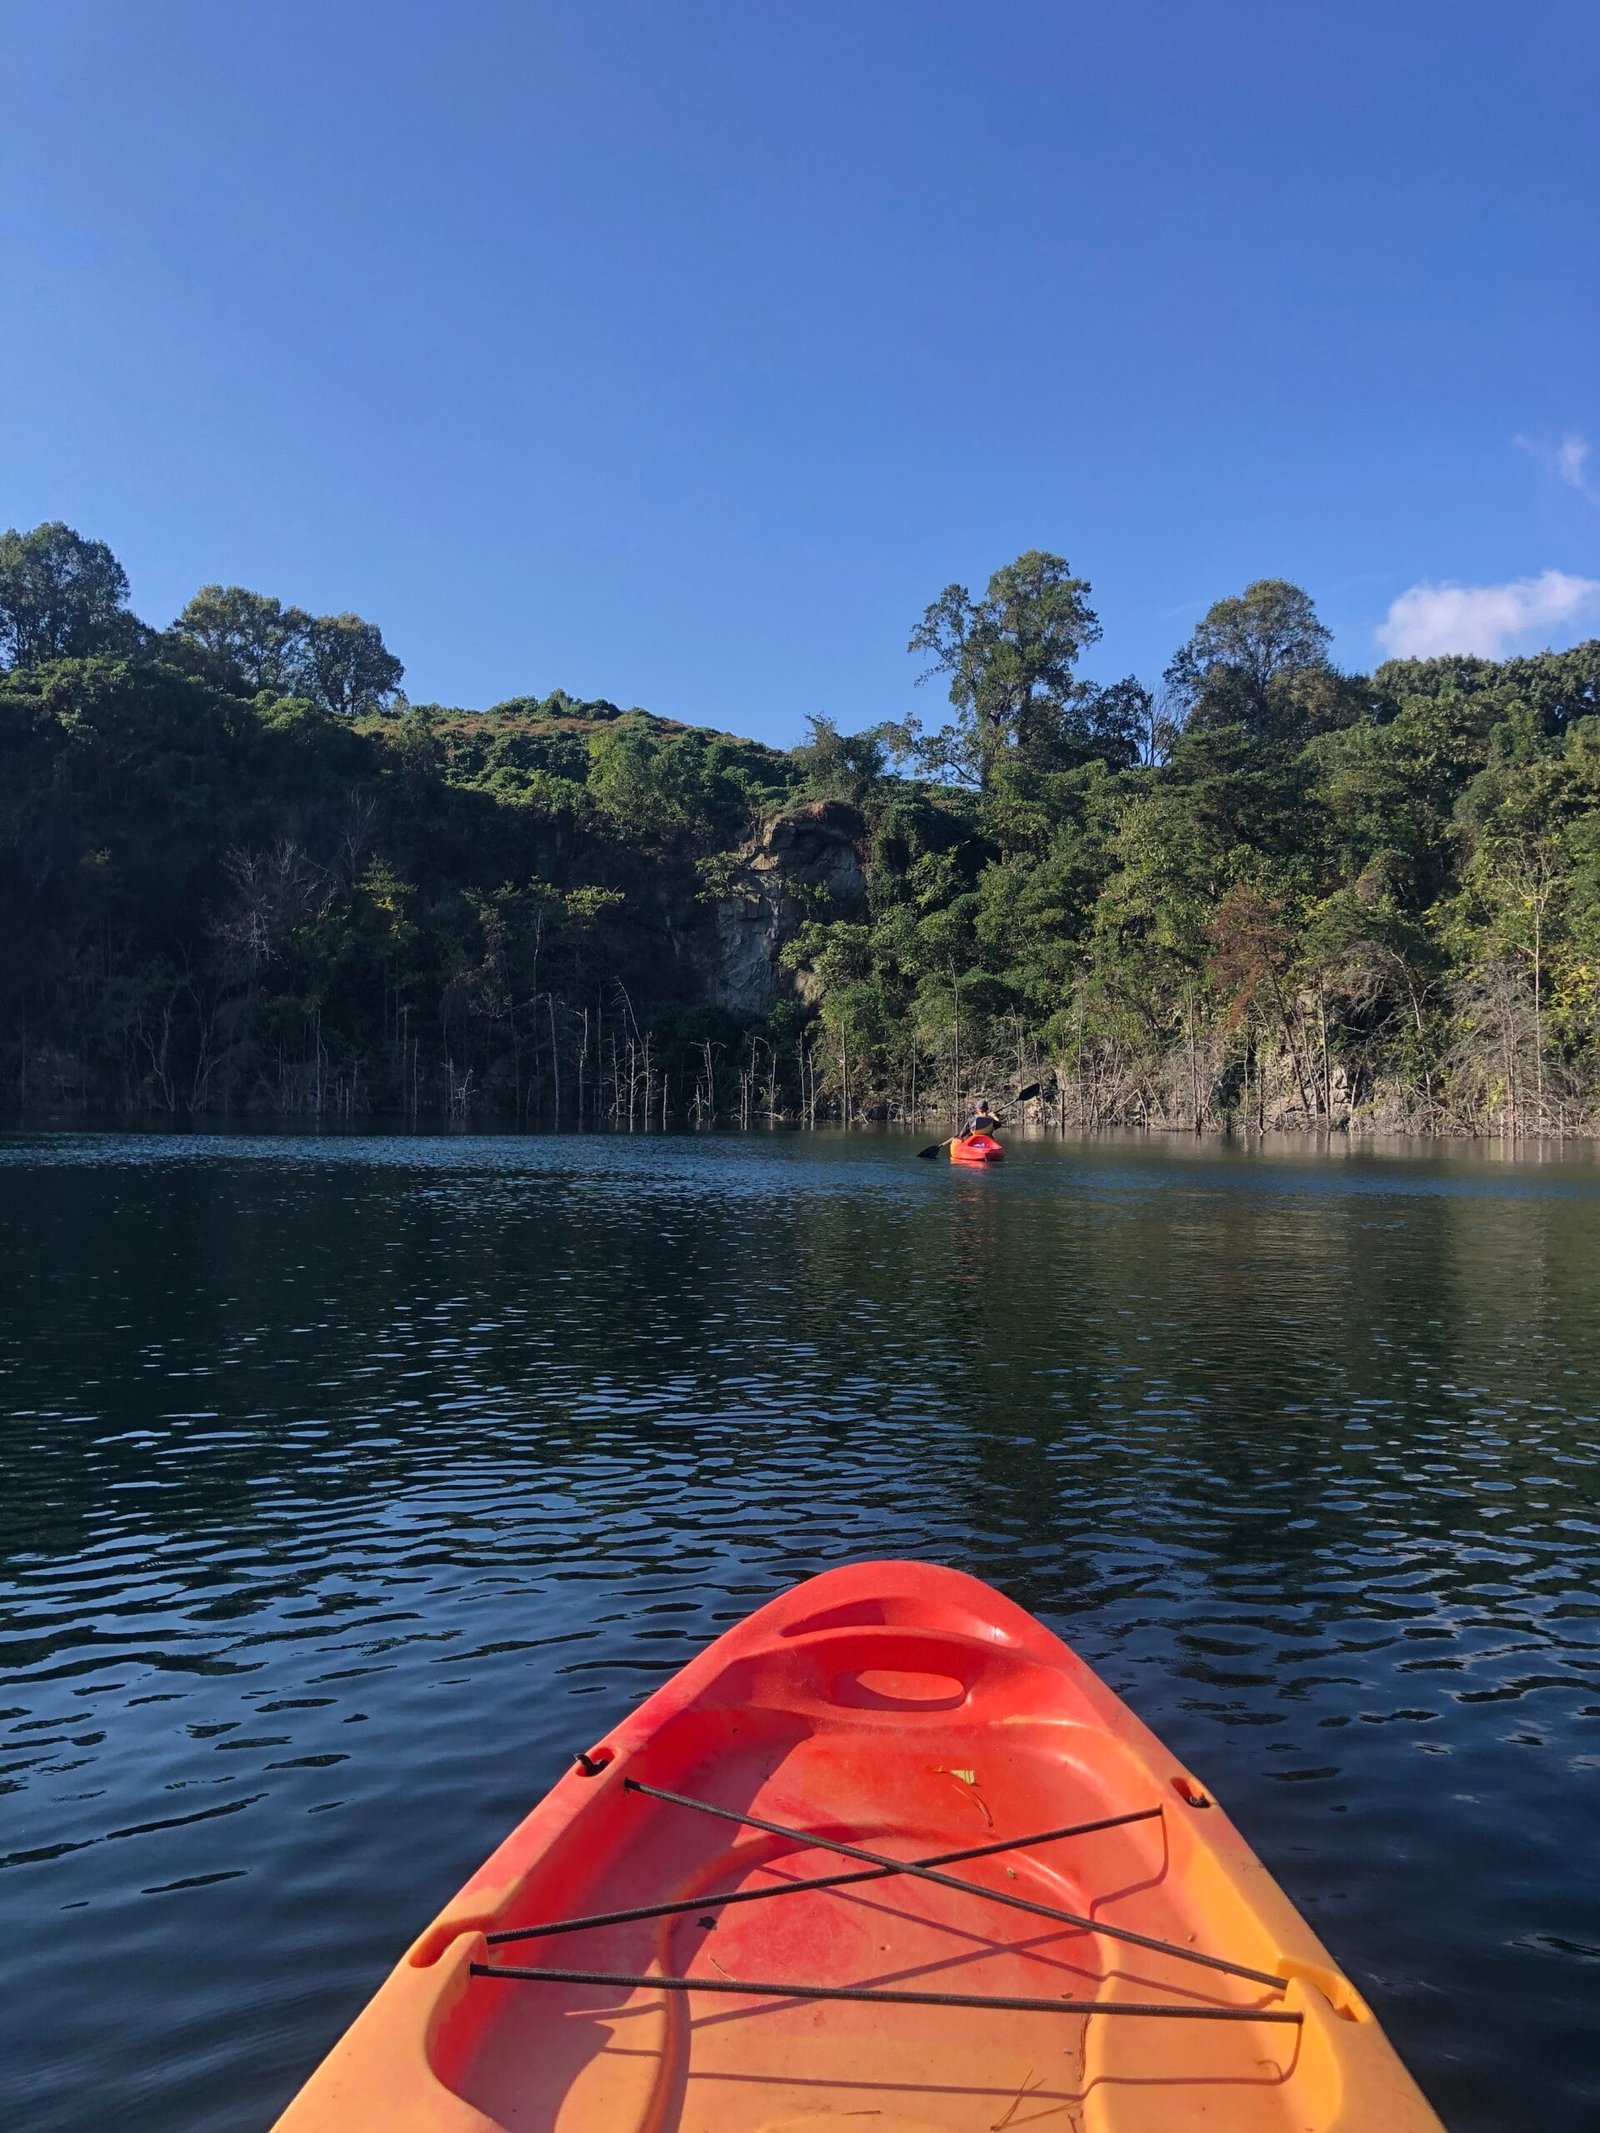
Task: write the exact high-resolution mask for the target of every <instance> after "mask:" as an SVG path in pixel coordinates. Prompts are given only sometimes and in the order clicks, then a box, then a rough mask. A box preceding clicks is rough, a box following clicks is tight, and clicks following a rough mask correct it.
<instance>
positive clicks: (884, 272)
mask: <svg viewBox="0 0 1600 2133" xmlns="http://www.w3.org/2000/svg"><path fill="white" fill-rule="evenodd" d="M5 44H6V50H5V53H4V57H3V62H0V63H3V67H4V73H5V81H4V96H5V105H6V120H5V124H4V128H3V135H0V158H3V163H4V170H3V172H0V176H3V181H4V185H5V196H6V199H7V203H8V207H9V209H10V210H11V214H10V217H9V224H10V226H9V231H8V234H7V236H6V239H5V245H6V253H5V287H6V293H7V302H6V306H5V310H6V331H5V333H4V336H3V337H0V392H3V395H4V405H5V408H6V419H5V422H4V428H3V432H0V437H3V442H0V454H3V456H0V523H15V524H18V525H22V526H27V525H31V524H33V523H34V522H35V521H37V520H40V519H44V518H65V519H67V520H68V521H69V522H70V523H72V524H73V525H75V526H76V527H78V529H79V530H80V531H81V532H84V533H88V534H94V535H97V536H99V537H100V538H102V539H105V540H108V541H109V542H110V543H111V545H112V546H113V547H114V548H115V549H116V551H117V553H118V554H119V556H120V557H121V558H122V560H123V562H124V564H125V566H126V567H127V569H128V572H129V574H130V576H131V578H132V580H133V588H134V602H135V605H136V607H137V608H138V609H139V611H140V612H141V613H142V614H143V615H144V616H145V617H146V618H147V619H148V620H151V621H155V622H164V621H166V620H168V619H169V618H170V616H171V615H172V614H173V613H174V612H175V611H176V609H177V608H178V607H179V606H181V605H182V603H183V601H184V600H185V599H186V598H187V597H188V595H189V594H190V593H191V592H192V591H193V590H194V588H195V587H196V586H197V585H199V584H200V583H202V582H203V581H205V580H222V581H224V582H236V583H242V584H246V585H250V586H254V587H256V588H257V589H259V590H261V591H266V592H273V593H277V594H279V595H280V596H281V597H283V598H284V599H286V600H293V601H296V602H298V603H299V604H301V605H302V606H307V607H311V608H314V609H316V610H319V611H325V610H339V609H344V608H354V609H356V610H357V611H358V612H360V613H362V614H364V615H366V616H368V617H369V618H370V619H372V620H374V621H376V622H378V623H380V624H381V626H382V628H383V630H384V632H385V635H386V637H387V638H388V640H389V642H390V644H391V645H392V647H393V648H394V649H395V650H396V651H397V652H398V653H399V654H400V656H401V657H402V658H403V659H404V660H405V662H406V666H407V670H408V671H407V687H408V689H409V691H410V693H411V694H412V696H413V697H414V698H415V699H418V700H422V699H426V698H436V699H439V700H442V701H445V702H452V703H464V704H474V705H481V704H487V703H490V702H493V701H495V700H496V699H497V698H501V697H505V696H508V695H511V694H515V693H522V692H528V691H539V692H542V691H544V690H547V689H549V688H552V687H555V686H557V685H560V686H563V687H565V688H567V689H569V690H571V691H573V692H574V693H576V694H582V695H605V696H609V697H612V698H614V699H616V700H617V701H620V702H621V703H623V704H631V703H642V704H645V705H647V706H649V707H650V708H651V709H653V710H657V711H662V712H666V713H669V714H672V715H674V716H678V717H683V718H690V719H695V720H701V721H704V722H706V723H710V724H714V725H720V726H724V727H728V728H732V729H735V730H738V731H743V732H749V733H754V734H758V735H760V736H762V737H764V738H768V739H771V740H774V741H779V742H788V741H791V740H794V739H796V738H798V737H799V736H800V733H801V729H802V724H803V720H804V717H805V715H806V714H807V713H808V712H822V713H826V714H827V715H829V716H831V717H833V718H835V719H837V720H838V721H839V722H840V723H841V724H842V725H844V726H846V727H853V726H857V725H860V724H864V723H866V722H868V721H869V720H872V719H876V718H880V717H885V716H895V715H899V714H900V713H902V712H904V711H905V710H907V709H910V708H915V707H920V708H923V709H925V710H927V711H933V710H934V709H935V708H936V706H935V705H934V704H932V703H928V702H925V701H923V700H920V699H918V698H917V697H915V696H914V694H913V691H912V688H911V683H912V681H913V678H914V674H915V666H914V663H913V662H912V661H910V660H908V658H907V657H906V654H905V649H904V647H905V640H906V637H907V634H908V632H909V630H910V627H911V625H912V623H913V622H914V621H915V620H916V618H917V616H918V615H919V613H920V611H921V609H922V607H923V606H924V605H925V604H926V602H927V601H929V600H931V599H932V598H933V597H934V596H935V595H936V594H937V592H938V591H939V589H940V588H941V587H942V586H943V585H944V584H945V583H947V582H948V581H949V580H951V579H960V580H962V581H963V582H965V583H968V584H969V585H972V586H974V587H975V588H976V587H978V586H980V585H981V583H982V581H983V580H984V579H985V578H986V577H987V575H988V573H989V571H990V570H992V569H993V568H995V567H996V566H997V565H998V564H1000V563H1003V562H1005V561H1007V560H1008V559H1009V558H1010V557H1012V556H1013V555H1015V554H1016V553H1018V552H1019V551H1020V550H1021V549H1024V548H1027V547H1035V546H1037V547H1045V548H1051V549H1054V550H1056V551H1058V552H1060V553H1062V554H1064V555H1066V556H1067V557H1068V558H1069V559H1070V560H1071V562H1072V564H1073V565H1074V567H1075V568H1076V569H1077V570H1078V571H1079V572H1081V573H1082V574H1083V575H1085V576H1087V577H1088V578H1089V579H1090V580H1091V582H1092V584H1093V587H1094V597H1095V604H1096V606H1097V607H1098V609H1099V612H1100V615H1101V618H1102V621H1103V623H1104V626H1105V637H1104V641H1103V643H1102V644H1101V645H1100V646H1098V647H1097V648H1096V650H1095V652H1094V653H1093V654H1092V656H1091V660H1090V663H1089V664H1090V670H1091V671H1092V672H1094V673H1096V674H1098V675H1100V676H1102V677H1105V678H1112V677H1114V676H1115V675H1117V674H1120V673H1123V672H1126V671H1129V670H1130V669H1131V670H1133V671H1136V672H1139V673H1141V674H1142V675H1144V676H1145V677H1146V678H1147V679H1153V678H1155V677H1156V676H1157V675H1158V674H1159V671H1160V669H1161V667H1162V666H1163V664H1164V663H1165V661H1166V659H1167V657H1168V656H1169V654H1170V652H1171V650H1172V648H1173V647H1174V646H1175V645H1176V644H1177V643H1178V642H1179V641H1180V640H1181V639H1182V638H1183V637H1184V636H1185V635H1186V634H1187V632H1188V630H1189V629H1190V627H1191V626H1192V625H1193V623H1194V621H1195V620H1196V619H1197V617H1198V616H1199V614H1200V613H1201V612H1202V611H1203V609H1204V608H1205V607H1206V605H1207V604H1208V603H1209V602H1210V601H1211V600H1213V599H1215V598H1218V597H1219V596H1221V595H1223V594H1226V593H1229V592H1233V591H1237V590H1239V589H1240V588H1242V586H1243V585H1244V584H1245V583H1246V582H1247V581H1248V580H1249V579H1251V578H1254V577H1258V576H1262V575H1269V574H1270V575H1282V576H1288V577H1293V578H1296V579H1298V580H1299V581H1300V582H1301V583H1303V584H1304V585H1306V586H1307V587H1308V588H1309V589H1310V590H1311V592H1312V593H1313V594H1314V595H1315V597H1316V599H1317V601H1318V603H1319V606H1320V608H1321V611H1322V613H1323V615H1324V617H1325V619H1326V620H1327V621H1328V622H1329V623H1331V624H1332V626H1333V627H1334V630H1335V632H1336V651H1337V654H1338V656H1339V657H1340V658H1341V660H1342V661H1343V662H1344V663H1346V664H1348V665H1352V666H1367V665H1370V664H1372V663H1373V661H1374V660H1375V659H1377V658H1378V657H1380V656H1382V647H1383V646H1388V647H1391V648H1395V649H1401V650H1407V649H1439V648H1444V647H1445V646H1446V645H1447V644H1453V645H1455V646H1458V647H1460V648H1473V649H1486V650H1494V649H1508V650H1515V649H1520V648H1522V647H1524V646H1531V645H1535V644H1540V643H1545V642H1555V643H1565V642H1571V641H1574V640H1575V639H1577V638H1578V637H1581V636H1583V635H1586V634H1591V633H1594V632H1595V631H1600V450H1597V451H1596V452H1595V453H1594V454H1588V453H1587V441H1588V439H1590V438H1591V437H1592V438H1594V439H1595V441H1596V444H1597V446H1600V361H1597V327H1600V294H1597V291H1600V279H1597V268H1600V128H1597V126H1596V123H1595V116H1594V85H1595V82H1596V81H1597V80H1600V8H1597V7H1595V6H1594V5H1593V4H1592V0H1571V4H1566V0H1532V4H1524V5H1522V6H1520V7H1517V8H1509V7H1506V6H1504V5H1503V4H1495V5H1492V6H1491V5H1482V4H1476V0H1457V4H1454V5H1452V6H1449V7H1446V6H1444V5H1442V4H1440V5H1432V4H1428V5H1424V4H1421V0H1416V4H1407V0H1387V4H1385V5H1382V6H1374V5H1367V4H1364V0H1347V4H1345V5H1342V6H1341V7H1339V8H1337V9H1335V8H1331V7H1323V8H1309V7H1300V8H1295V7H1289V6H1285V5H1283V4H1282V0H1276V4H1274V5H1270V6H1268V5H1256V4H1253V0H1223V4H1221V5H1218V6H1213V7H1203V6H1200V5H1196V4H1194V0H1182V4H1176V0H1174V4H1167V5H1141V4H1139V0H1118V4H1117V5H1116V6H1112V7H1107V6H1104V5H1096V6H1092V7H1091V6H1088V5H1079V4H1076V0H1044V4H1037V0H1009V4H1007V5H1006V6H1004V7H985V6H976V5H973V4H971V0H963V4H960V5H956V4H950V0H865V4H864V0H854V4H851V5H835V4H833V0H807V4H806V5H804V6H780V5H765V4H755V5H752V4H750V0H728V4H718V5H708V4H704V0H673V4H671V5H668V4H666V0H652V4H644V0H615V4H612V0H567V4H563V5H559V6H553V5H546V6H540V5H535V4H526V0H524V4H520V5H513V4H500V0H459V4H453V5H448V6H447V5H445V4H443V0H439V4H436V5H419V4H414V0H384V4H382V5H379V4H377V0H368V4H364V5H353V4H349V0H320V4H316V5H307V4H303V0H274V4H273V5H272V6H271V7H242V6H230V5H217V4H214V0H160V4H159V5H145V6H134V5H129V4H127V0H114V4H113V0H55V4H53V5H51V6H48V7H33V8H23V7H17V8H13V9H10V10H8V12H7V23H6V33H5ZM1380 632H1381V633H1383V634H1382V636H1381V637H1380V634H1379V633H1380Z"/></svg>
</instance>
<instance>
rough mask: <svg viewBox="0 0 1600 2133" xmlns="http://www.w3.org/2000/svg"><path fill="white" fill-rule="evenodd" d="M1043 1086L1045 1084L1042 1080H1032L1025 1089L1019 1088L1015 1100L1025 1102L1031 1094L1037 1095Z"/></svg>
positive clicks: (1020, 1102)
mask: <svg viewBox="0 0 1600 2133" xmlns="http://www.w3.org/2000/svg"><path fill="white" fill-rule="evenodd" d="M1043 1086H1044V1085H1043V1083H1042V1082H1037V1081H1030V1082H1029V1083H1028V1086H1027V1087H1026V1088H1025V1089H1018V1091H1017V1093H1016V1096H1015V1098H1014V1099H1013V1101H1015V1102H1016V1103H1019V1104H1025V1103H1026V1102H1027V1101H1028V1099H1029V1097H1030V1096H1037V1095H1038V1093H1039V1091H1040V1089H1041V1088H1042V1087H1043Z"/></svg>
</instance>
